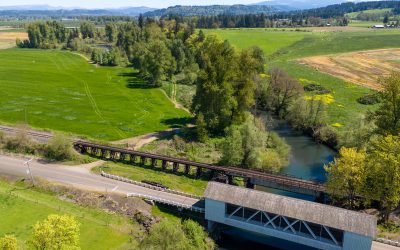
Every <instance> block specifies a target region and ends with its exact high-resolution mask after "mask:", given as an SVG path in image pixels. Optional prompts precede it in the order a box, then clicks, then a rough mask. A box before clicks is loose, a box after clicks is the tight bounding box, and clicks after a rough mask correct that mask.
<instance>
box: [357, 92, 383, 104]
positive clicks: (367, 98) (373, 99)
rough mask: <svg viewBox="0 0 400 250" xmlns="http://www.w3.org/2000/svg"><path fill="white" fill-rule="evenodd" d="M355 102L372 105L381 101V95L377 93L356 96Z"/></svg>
mask: <svg viewBox="0 0 400 250" xmlns="http://www.w3.org/2000/svg"><path fill="white" fill-rule="evenodd" d="M357 102H358V103H360V104H363V105H374V104H378V103H380V102H381V97H380V96H379V94H378V93H374V94H367V95H364V96H361V97H360V98H358V99H357Z"/></svg>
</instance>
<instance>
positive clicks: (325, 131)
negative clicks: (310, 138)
mask: <svg viewBox="0 0 400 250" xmlns="http://www.w3.org/2000/svg"><path fill="white" fill-rule="evenodd" d="M314 137H315V139H317V140H318V141H319V142H322V143H325V144H327V145H329V146H331V147H336V146H337V145H338V144H339V139H338V134H337V133H336V132H335V130H334V129H333V128H332V127H331V126H328V125H323V126H320V127H319V128H317V129H316V130H315V132H314Z"/></svg>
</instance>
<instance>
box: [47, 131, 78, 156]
mask: <svg viewBox="0 0 400 250" xmlns="http://www.w3.org/2000/svg"><path fill="white" fill-rule="evenodd" d="M74 156H75V151H74V150H73V148H72V143H71V141H70V140H69V139H68V138H67V137H66V136H63V135H60V134H57V135H55V136H54V137H53V138H51V139H50V140H49V142H48V144H47V148H46V152H45V157H46V158H48V159H54V160H57V161H64V160H73V159H74Z"/></svg>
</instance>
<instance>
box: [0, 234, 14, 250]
mask: <svg viewBox="0 0 400 250" xmlns="http://www.w3.org/2000/svg"><path fill="white" fill-rule="evenodd" d="M0 249H1V250H17V249H18V243H17V239H16V238H15V236H14V235H6V236H4V237H2V238H0Z"/></svg>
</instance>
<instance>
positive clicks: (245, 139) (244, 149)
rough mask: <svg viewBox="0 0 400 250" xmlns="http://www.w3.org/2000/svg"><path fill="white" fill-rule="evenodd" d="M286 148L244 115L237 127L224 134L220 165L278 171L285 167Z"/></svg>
mask: <svg viewBox="0 0 400 250" xmlns="http://www.w3.org/2000/svg"><path fill="white" fill-rule="evenodd" d="M287 148H288V147H287V145H286V144H285V143H283V142H281V141H279V139H278V137H276V136H273V135H272V133H268V132H267V131H266V130H265V126H264V121H263V120H260V119H256V118H255V117H253V116H252V115H250V114H247V117H246V120H245V122H244V123H243V124H241V125H232V126H230V127H229V128H228V129H227V131H226V139H225V141H224V143H223V145H222V162H223V163H224V164H226V165H233V166H240V167H243V168H252V169H263V170H272V171H278V170H279V169H280V168H281V167H283V166H284V165H285V163H286V159H287V156H288V149H287Z"/></svg>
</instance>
